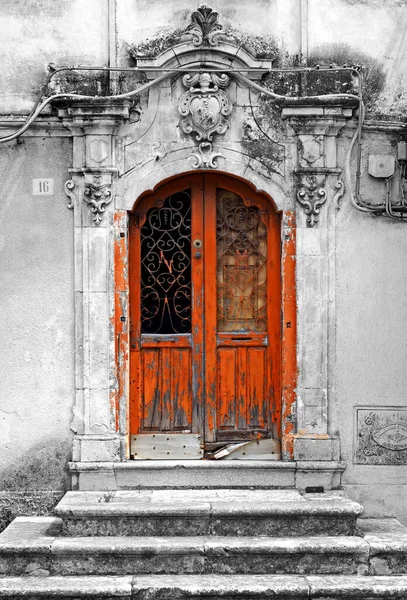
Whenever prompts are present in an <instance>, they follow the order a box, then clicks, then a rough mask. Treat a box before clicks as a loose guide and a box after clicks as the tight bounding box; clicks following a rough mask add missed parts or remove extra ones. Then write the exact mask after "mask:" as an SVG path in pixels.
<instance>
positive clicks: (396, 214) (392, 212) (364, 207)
mask: <svg viewBox="0 0 407 600" xmlns="http://www.w3.org/2000/svg"><path fill="white" fill-rule="evenodd" d="M205 66H206V67H207V68H208V69H210V70H211V71H215V72H216V71H219V72H222V73H230V74H232V76H234V77H235V78H236V79H237V80H240V81H242V82H244V83H245V84H246V85H247V86H249V87H250V88H253V89H255V90H257V91H258V92H260V93H261V94H265V95H266V96H268V97H269V98H272V99H273V100H274V101H278V100H288V101H290V100H291V101H304V100H307V101H312V100H318V101H321V100H329V99H333V98H336V99H338V100H341V99H342V100H344V99H354V100H357V101H358V104H359V114H358V125H357V129H356V131H355V133H354V135H353V137H352V140H351V142H350V145H349V149H348V152H347V155H346V159H345V181H346V185H347V189H348V191H349V197H350V202H351V204H352V206H353V207H354V208H355V209H356V210H358V211H361V212H365V213H371V214H375V215H380V214H385V215H387V216H389V217H390V218H393V219H398V220H406V219H407V214H404V212H401V211H400V210H399V211H397V208H400V207H401V208H402V209H404V207H406V205H405V186H406V161H402V162H401V163H400V164H399V171H400V197H401V201H400V203H399V204H396V205H394V204H393V203H392V202H391V197H390V193H389V189H390V188H389V185H390V184H389V181H387V182H386V201H385V203H383V204H378V205H370V204H367V203H365V202H363V201H362V200H361V198H360V177H361V168H360V166H361V140H362V127H363V121H364V116H365V107H364V103H363V98H362V75H361V73H360V72H359V70H358V69H357V68H355V67H346V66H345V67H329V68H320V67H295V68H291V69H290V68H286V69H257V70H260V71H264V73H272V72H279V73H284V72H287V73H288V72H298V73H310V72H315V71H331V72H332V71H334V72H335V71H348V72H352V73H353V74H354V75H356V77H357V79H358V95H356V94H322V95H314V96H285V95H281V94H276V93H275V92H272V91H270V90H268V89H267V88H265V87H263V86H261V85H259V84H257V83H255V82H254V81H252V80H251V79H249V78H248V77H246V76H245V75H243V74H242V73H241V72H240V71H239V70H238V69H232V68H229V69H228V68H226V69H219V68H217V69H213V68H211V66H210V65H205ZM49 69H50V73H49V74H48V76H47V79H46V81H45V83H44V85H43V86H42V89H41V92H40V94H39V96H38V98H37V100H36V102H35V104H34V106H33V108H32V110H31V112H30V114H29V115H28V118H27V120H26V122H25V123H24V125H23V126H22V127H20V129H19V130H18V131H16V132H15V133H14V134H11V135H8V136H4V137H2V138H0V142H1V143H6V142H10V141H12V140H14V139H17V138H19V137H20V136H21V135H22V134H23V133H24V132H25V131H27V129H29V127H30V126H31V125H32V123H33V122H34V121H35V120H36V118H37V117H38V116H39V115H40V114H41V112H42V111H43V110H44V109H45V108H46V106H48V105H49V104H50V103H51V102H53V101H54V100H88V101H94V102H95V101H100V100H102V99H103V100H112V101H115V100H124V99H131V98H134V97H135V96H137V95H139V94H141V93H142V92H144V91H146V90H148V89H149V88H151V87H153V86H154V85H157V84H158V83H160V82H161V81H163V80H164V79H166V78H167V77H168V76H170V75H172V74H174V73H183V72H184V73H185V72H194V71H196V72H202V71H203V70H204V69H203V65H202V64H200V67H199V68H194V67H183V68H177V69H167V68H165V67H164V68H157V67H155V68H154V69H152V70H154V71H163V73H162V74H161V75H159V76H158V77H156V78H155V79H154V80H153V81H150V82H148V83H145V84H142V85H141V86H140V87H138V88H137V89H135V90H132V91H130V92H125V93H123V94H115V95H112V96H90V95H83V94H75V93H59V94H54V95H52V96H49V97H48V98H45V99H44V100H43V101H42V102H41V99H42V98H43V96H44V93H45V90H46V89H47V87H48V85H49V83H50V82H51V80H52V78H53V77H54V76H55V75H56V74H57V73H60V72H62V71H70V72H72V71H89V70H92V71H104V72H106V71H107V72H110V71H115V72H133V73H134V72H143V71H148V70H149V69H148V68H145V67H143V68H142V69H138V68H137V67H136V68H119V67H91V66H89V67H88V66H64V67H56V66H54V65H49ZM241 70H242V71H244V72H247V70H248V69H247V68H244V69H241ZM356 142H358V149H357V159H356V184H355V193H353V189H352V187H353V186H352V181H351V156H352V152H353V149H354V146H355V144H356ZM406 211H407V207H406Z"/></svg>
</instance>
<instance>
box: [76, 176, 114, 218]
mask: <svg viewBox="0 0 407 600" xmlns="http://www.w3.org/2000/svg"><path fill="white" fill-rule="evenodd" d="M83 199H84V201H85V202H86V203H87V204H88V205H89V207H90V210H91V213H93V216H92V221H94V223H96V225H100V223H101V222H102V220H103V215H104V212H105V210H106V206H107V205H108V204H110V202H111V201H112V199H113V197H112V190H111V185H110V183H103V178H102V176H101V175H94V176H93V178H92V183H87V184H85V189H84V192H83Z"/></svg>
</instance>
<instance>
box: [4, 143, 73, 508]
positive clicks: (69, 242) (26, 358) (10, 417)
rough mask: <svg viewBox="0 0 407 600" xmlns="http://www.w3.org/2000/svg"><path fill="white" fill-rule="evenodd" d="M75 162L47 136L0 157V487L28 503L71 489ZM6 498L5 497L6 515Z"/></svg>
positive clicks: (11, 148)
mask: <svg viewBox="0 0 407 600" xmlns="http://www.w3.org/2000/svg"><path fill="white" fill-rule="evenodd" d="M71 156H72V142H71V140H70V138H53V139H50V138H48V137H47V138H42V137H31V138H24V139H23V140H22V141H21V142H19V143H17V142H11V143H9V144H8V145H3V146H2V147H1V153H0V173H1V180H2V198H1V203H0V273H1V294H0V314H1V319H0V339H1V344H0V365H1V367H0V370H1V379H0V490H8V491H9V492H10V491H11V492H13V491H17V490H19V491H21V490H25V491H26V498H25V500H24V502H23V503H22V504H23V505H26V503H27V494H28V496H30V493H31V491H34V490H37V491H38V490H47V491H48V492H50V491H52V490H54V491H58V490H59V491H62V490H64V489H66V487H67V485H68V478H67V473H66V463H67V460H69V458H70V455H71V447H72V441H71V436H70V422H71V408H72V403H73V398H74V393H75V390H74V339H73V336H74V298H73V215H72V212H71V211H69V210H68V209H67V208H66V204H67V202H66V197H65V195H64V193H63V183H64V181H65V180H66V179H67V169H68V167H69V166H70V164H71V160H72V158H71ZM41 177H46V178H53V179H54V186H55V187H54V194H53V195H52V196H33V195H32V179H33V178H41ZM48 496H49V494H48ZM4 501H5V500H4V498H2V497H1V494H0V512H1V509H2V507H3V504H4ZM41 503H42V502H41V501H38V502H37V504H38V505H39V506H41ZM34 504H36V503H35V502H34ZM45 504H46V502H44V505H45ZM17 505H21V499H20V500H18V502H17ZM13 506H14V505H13V503H12V505H10V506H9V510H11V511H12V510H13Z"/></svg>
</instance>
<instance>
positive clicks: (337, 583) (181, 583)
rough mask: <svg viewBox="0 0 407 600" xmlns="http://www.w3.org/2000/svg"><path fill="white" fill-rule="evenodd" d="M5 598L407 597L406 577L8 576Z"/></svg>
mask: <svg viewBox="0 0 407 600" xmlns="http://www.w3.org/2000/svg"><path fill="white" fill-rule="evenodd" d="M0 598H7V599H8V600H26V599H27V598H29V599H30V600H34V599H35V600H40V599H43V598H44V599H46V598H47V599H48V598H52V599H55V598H72V599H73V598H75V599H82V598H84V599H85V598H95V599H99V598H104V599H109V598H112V599H113V598H114V599H115V600H117V599H123V600H167V599H168V598H171V600H181V599H183V598H189V599H190V600H191V599H193V600H200V599H202V600H249V599H250V600H253V599H258V600H264V599H266V598H273V599H274V600H276V599H280V600H291V599H297V600H301V599H304V600H305V599H307V600H323V599H324V600H325V599H327V598H329V599H330V600H333V599H335V598H338V599H344V600H345V599H346V600H349V599H352V600H370V599H371V600H373V599H375V600H387V599H389V600H390V599H391V600H394V599H396V598H397V599H400V600H401V599H403V600H405V599H406V598H407V577H406V576H398V577H394V576H393V577H388V576H387V577H385V576H381V577H379V576H369V577H363V576H350V575H336V576H327V575H319V576H318V575H313V576H301V575H154V576H151V575H141V576H133V577H132V576H126V577H113V576H111V577H107V576H103V577H101V576H99V577H96V576H93V577H92V576H87V577H4V578H0Z"/></svg>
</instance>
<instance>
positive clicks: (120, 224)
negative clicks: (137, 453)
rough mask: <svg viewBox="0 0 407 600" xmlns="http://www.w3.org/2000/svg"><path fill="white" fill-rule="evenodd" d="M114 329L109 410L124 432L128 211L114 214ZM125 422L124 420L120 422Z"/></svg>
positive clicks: (127, 355)
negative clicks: (112, 371) (110, 403)
mask: <svg viewBox="0 0 407 600" xmlns="http://www.w3.org/2000/svg"><path fill="white" fill-rule="evenodd" d="M113 259H114V260H113V263H114V273H113V278H114V310H113V315H112V325H113V328H114V339H115V353H116V361H115V362H116V382H117V383H116V386H115V389H114V390H113V391H112V392H111V402H112V408H113V409H114V413H115V421H116V431H120V430H121V429H125V430H127V421H126V422H124V423H123V422H121V421H122V419H121V414H126V415H127V412H128V411H127V406H126V401H127V398H128V377H129V315H128V312H129V311H128V245H127V212H125V211H116V212H115V214H114V248H113ZM123 420H124V419H123Z"/></svg>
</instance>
